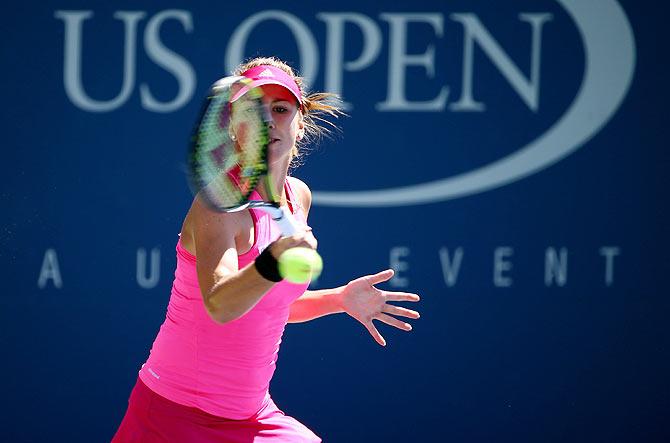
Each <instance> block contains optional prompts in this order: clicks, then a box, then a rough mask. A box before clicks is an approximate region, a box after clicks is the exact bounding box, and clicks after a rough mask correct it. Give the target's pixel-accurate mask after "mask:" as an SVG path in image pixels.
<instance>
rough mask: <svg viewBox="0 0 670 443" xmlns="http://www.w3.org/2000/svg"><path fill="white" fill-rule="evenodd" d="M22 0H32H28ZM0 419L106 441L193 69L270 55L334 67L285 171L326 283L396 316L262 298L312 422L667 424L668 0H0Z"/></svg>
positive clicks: (346, 438)
mask: <svg viewBox="0 0 670 443" xmlns="http://www.w3.org/2000/svg"><path fill="white" fill-rule="evenodd" d="M31 3H32V4H31ZM4 10H5V13H4V23H5V25H4V29H5V31H4V41H3V43H2V44H1V45H0V48H1V49H0V50H1V51H2V53H1V55H2V57H1V58H2V60H3V63H4V69H3V70H2V74H1V75H2V84H3V88H2V91H3V92H2V97H3V106H2V116H3V118H2V123H1V124H2V129H3V134H4V140H3V143H2V146H3V154H4V155H3V161H2V162H1V163H0V172H1V174H2V180H1V181H0V183H1V184H0V186H1V187H0V204H1V207H2V224H1V225H0V264H1V268H0V269H2V284H3V290H2V291H1V292H0V340H1V343H2V348H3V349H4V359H3V364H2V369H1V371H2V372H1V375H2V380H3V382H2V383H1V384H0V386H1V387H0V389H1V390H0V394H1V395H2V398H4V400H5V408H4V419H3V420H1V421H0V440H2V441H6V442H54V441H59V442H60V441H62V442H82V443H90V442H104V441H109V440H110V439H111V437H112V435H113V433H114V431H115V430H116V427H117V426H118V424H119V422H120V420H121V418H122V416H123V413H124V412H125V408H126V404H127V398H128V395H129V392H130V389H131V387H132V385H133V383H134V382H135V380H136V377H137V371H138V370H139V367H140V365H141V364H142V363H143V362H144V360H145V359H146V357H147V354H148V351H149V349H150V346H151V343H152V341H153V338H154V337H155V334H156V332H157V330H158V327H159V326H160V324H161V323H162V321H163V319H164V315H165V309H166V306H167V302H168V298H169V291H170V286H171V277H172V273H173V270H174V265H175V257H174V247H175V242H176V240H177V233H178V232H179V229H180V226H181V222H182V218H183V216H184V214H185V213H186V211H187V209H188V207H189V205H190V202H191V196H190V193H189V189H188V187H187V184H186V180H185V176H184V159H185V150H186V145H187V140H188V137H189V132H190V130H191V127H192V124H193V122H194V120H195V116H196V114H197V111H198V109H199V106H200V102H201V99H202V97H203V95H204V94H205V91H206V90H207V88H208V86H209V84H210V83H211V82H213V81H214V80H215V79H217V78H218V77H221V76H223V75H226V74H227V73H228V71H229V70H230V68H231V67H232V66H233V65H235V64H236V63H237V62H238V61H240V59H242V58H246V57H249V56H254V55H276V56H279V57H280V58H283V59H286V60H288V61H290V62H291V63H292V64H293V65H294V66H296V67H297V68H298V69H299V70H300V71H301V72H302V73H303V74H304V75H305V76H306V77H307V78H308V80H309V82H310V85H311V86H312V88H313V89H315V90H330V91H334V92H338V93H340V94H341V95H342V97H343V98H344V100H345V102H346V103H347V105H348V114H349V117H347V118H344V119H342V120H341V121H340V127H341V133H338V134H335V136H334V137H333V139H332V140H324V141H323V142H322V143H320V144H319V145H318V146H315V147H313V149H312V153H311V154H310V155H309V156H308V157H307V160H306V164H305V165H304V166H303V167H301V168H300V169H298V170H297V171H296V172H295V175H296V176H298V177H300V178H302V179H303V180H305V181H306V182H307V183H309V184H310V186H311V188H312V190H313V192H314V206H313V209H312V214H311V225H312V226H313V227H314V231H315V233H316V235H317V238H318V239H319V249H320V252H321V254H322V255H323V257H324V260H325V269H324V272H323V275H322V277H321V278H320V280H319V281H318V282H317V283H316V285H315V287H321V288H323V287H331V286H335V285H340V284H344V283H346V282H347V281H348V280H350V279H352V278H354V277H357V276H359V275H363V274H366V273H373V272H377V271H379V270H381V269H384V268H386V267H389V266H390V267H393V268H395V269H396V271H397V276H396V278H395V279H394V280H393V281H391V282H389V283H387V284H386V285H385V286H384V287H386V288H390V289H397V290H406V291H411V292H417V293H419V294H420V295H421V296H422V301H421V302H420V304H419V307H418V309H419V310H420V311H421V314H422V317H421V319H420V320H418V321H416V322H414V331H412V332H411V333H409V334H407V333H403V332H399V331H396V330H392V329H391V328H389V327H386V326H385V325H380V330H381V332H382V334H383V335H384V336H385V337H386V339H387V341H388V346H387V347H386V348H382V347H380V346H378V345H377V344H375V342H374V341H373V340H372V338H371V337H370V336H369V335H368V334H367V332H366V331H365V330H364V329H363V328H362V327H361V326H360V325H359V324H357V323H356V322H355V321H354V320H353V319H351V318H348V317H346V316H345V315H338V316H331V317H328V318H323V319H319V320H316V321H313V322H309V323H306V324H298V325H289V326H288V327H287V330H286V333H285V337H284V343H283V347H282V350H281V352H280V359H279V366H278V370H277V373H276V376H275V378H274V380H273V382H272V385H271V391H272V393H273V397H274V398H275V400H276V401H277V403H278V405H279V406H280V408H282V409H283V410H285V411H286V412H287V413H289V414H291V415H294V416H296V417H298V418H299V419H300V420H301V421H303V422H304V423H306V424H307V425H308V426H309V427H311V428H312V429H314V431H315V432H316V433H317V434H319V435H321V436H323V438H324V441H326V442H364V441H365V442H368V441H380V442H407V441H409V442H432V441H453V442H508V441H510V442H511V441H515V442H518V441H522V442H536V441H585V442H586V441H588V442H600V441H601V442H615V441H616V442H624V441H636V442H637V441H645V442H657V441H658V442H660V441H668V440H670V425H669V424H668V420H667V419H668V416H669V413H670V400H669V395H668V394H669V392H670V389H669V388H670V386H669V385H670V384H669V383H668V373H669V371H670V360H669V359H668V346H669V340H668V338H669V334H668V328H667V318H668V313H669V312H670V311H669V309H668V308H669V302H668V285H667V275H668V272H670V261H669V260H668V250H669V249H670V242H669V240H670V235H669V233H668V223H669V222H670V217H669V212H668V197H669V192H668V190H669V187H668V167H669V166H670V164H669V156H668V153H667V142H664V140H665V136H664V134H665V130H666V128H667V125H668V122H667V112H666V108H667V103H668V94H667V88H666V82H667V78H668V69H667V67H668V61H667V54H668V44H667V40H668V39H667V36H666V32H665V31H664V29H665V27H666V24H665V17H666V16H667V13H668V9H667V8H666V7H665V6H663V5H661V4H659V3H656V2H651V1H649V0H645V1H635V2H634V1H620V2H617V1H615V0H588V1H585V0H555V1H550V0H541V1H537V0H534V1H530V0H529V1H523V0H517V1H505V2H495V5H494V4H493V3H491V2H486V1H480V0H476V1H473V0H469V1H459V0H456V1H450V2H439V1H424V0H417V1H407V0H401V1H398V2H394V3H393V4H389V5H387V6H378V5H375V4H373V3H372V2H370V3H364V2H356V1H350V0H342V1H340V2H337V4H329V5H325V4H323V5H322V4H320V3H319V2H312V3H309V4H304V5H301V6H297V5H294V6H288V5H286V6H284V5H282V6H279V7H278V6H277V5H276V3H275V2H268V1H260V2H252V3H243V2H238V3H226V2H216V3H212V2H205V1H200V0H198V1H191V2H188V3H184V4H182V5H178V4H176V3H164V4H163V5H161V6H157V4H155V3H154V2H149V1H146V2H125V1H122V2H112V3H108V2H104V3H103V2H85V1H63V2H56V1H52V0H47V1H43V2H39V3H38V2H17V3H14V4H12V5H6V6H5V9H4Z"/></svg>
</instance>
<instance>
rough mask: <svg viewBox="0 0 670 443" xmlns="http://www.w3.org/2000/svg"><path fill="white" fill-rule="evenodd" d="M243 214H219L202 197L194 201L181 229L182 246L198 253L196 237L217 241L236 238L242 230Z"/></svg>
mask: <svg viewBox="0 0 670 443" xmlns="http://www.w3.org/2000/svg"><path fill="white" fill-rule="evenodd" d="M242 223H243V218H242V214H241V213H228V212H219V211H216V210H214V209H213V208H211V207H210V206H209V205H208V204H207V203H206V202H205V201H204V200H203V199H202V198H200V196H196V197H195V198H194V199H193V203H192V204H191V208H190V209H189V210H188V213H187V214H186V218H185V219H184V224H183V225H182V229H181V244H182V246H183V247H184V248H186V250H188V251H189V252H191V253H194V254H195V253H196V237H198V238H200V239H201V240H202V239H212V240H215V239H217V238H221V237H230V238H233V239H234V238H235V237H236V236H237V234H238V232H239V231H240V229H241V224H242Z"/></svg>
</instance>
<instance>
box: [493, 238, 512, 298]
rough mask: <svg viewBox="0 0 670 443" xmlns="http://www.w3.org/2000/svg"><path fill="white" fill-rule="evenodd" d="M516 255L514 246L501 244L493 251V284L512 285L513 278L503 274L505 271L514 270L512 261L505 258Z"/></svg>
mask: <svg viewBox="0 0 670 443" xmlns="http://www.w3.org/2000/svg"><path fill="white" fill-rule="evenodd" d="M512 255H514V248H510V247H508V246H500V247H498V248H496V249H495V250H494V251H493V284H494V285H495V286H496V287H497V288H508V287H510V286H512V278H511V277H509V276H506V275H503V272H506V271H511V270H512V262H511V261H507V260H505V258H506V257H511V256H512Z"/></svg>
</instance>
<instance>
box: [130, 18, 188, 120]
mask: <svg viewBox="0 0 670 443" xmlns="http://www.w3.org/2000/svg"><path fill="white" fill-rule="evenodd" d="M168 19H176V20H178V21H179V22H180V23H181V24H182V26H183V27H184V30H185V31H186V32H187V33H190V32H192V31H193V21H192V19H191V14H190V13H189V12H188V11H180V10H176V9H170V10H167V11H163V12H161V13H159V14H156V15H155V16H154V17H152V18H151V20H149V23H148V24H147V29H146V30H145V31H144V48H145V50H146V51H147V55H148V56H149V58H151V60H153V61H154V62H155V63H156V64H157V65H158V66H160V67H162V68H163V69H165V70H166V71H168V72H170V73H171V74H173V75H174V76H175V78H176V79H177V82H178V83H179V92H178V93H177V96H176V97H175V98H174V99H173V100H172V101H170V102H166V103H163V102H159V101H157V100H156V99H155V98H154V97H153V95H152V94H151V91H150V90H149V86H147V85H146V84H142V85H140V95H141V97H142V106H143V107H144V109H148V110H150V111H154V112H172V111H175V110H177V109H179V108H180V107H182V106H183V105H184V104H186V102H188V101H189V100H190V99H191V97H192V96H193V92H194V91H195V84H196V76H195V72H194V71H193V68H192V67H191V65H190V64H189V63H188V62H187V61H186V60H185V59H184V58H183V57H181V56H180V55H178V54H176V53H175V52H173V51H171V50H169V49H167V48H166V47H165V46H164V45H163V43H162V42H161V41H160V28H161V25H162V24H163V22H164V21H165V20H168Z"/></svg>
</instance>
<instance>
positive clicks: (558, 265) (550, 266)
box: [544, 248, 568, 287]
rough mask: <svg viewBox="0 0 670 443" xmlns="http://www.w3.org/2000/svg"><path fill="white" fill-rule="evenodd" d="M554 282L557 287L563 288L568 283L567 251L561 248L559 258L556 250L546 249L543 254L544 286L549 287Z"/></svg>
mask: <svg viewBox="0 0 670 443" xmlns="http://www.w3.org/2000/svg"><path fill="white" fill-rule="evenodd" d="M554 281H555V282H556V285H557V286H561V287H562V286H565V283H566V282H567V281H568V250H567V249H566V248H561V250H560V258H559V256H558V254H557V253H556V249H554V248H547V250H546V251H545V253H544V285H545V286H547V287H549V286H551V285H552V284H553V282H554Z"/></svg>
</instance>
